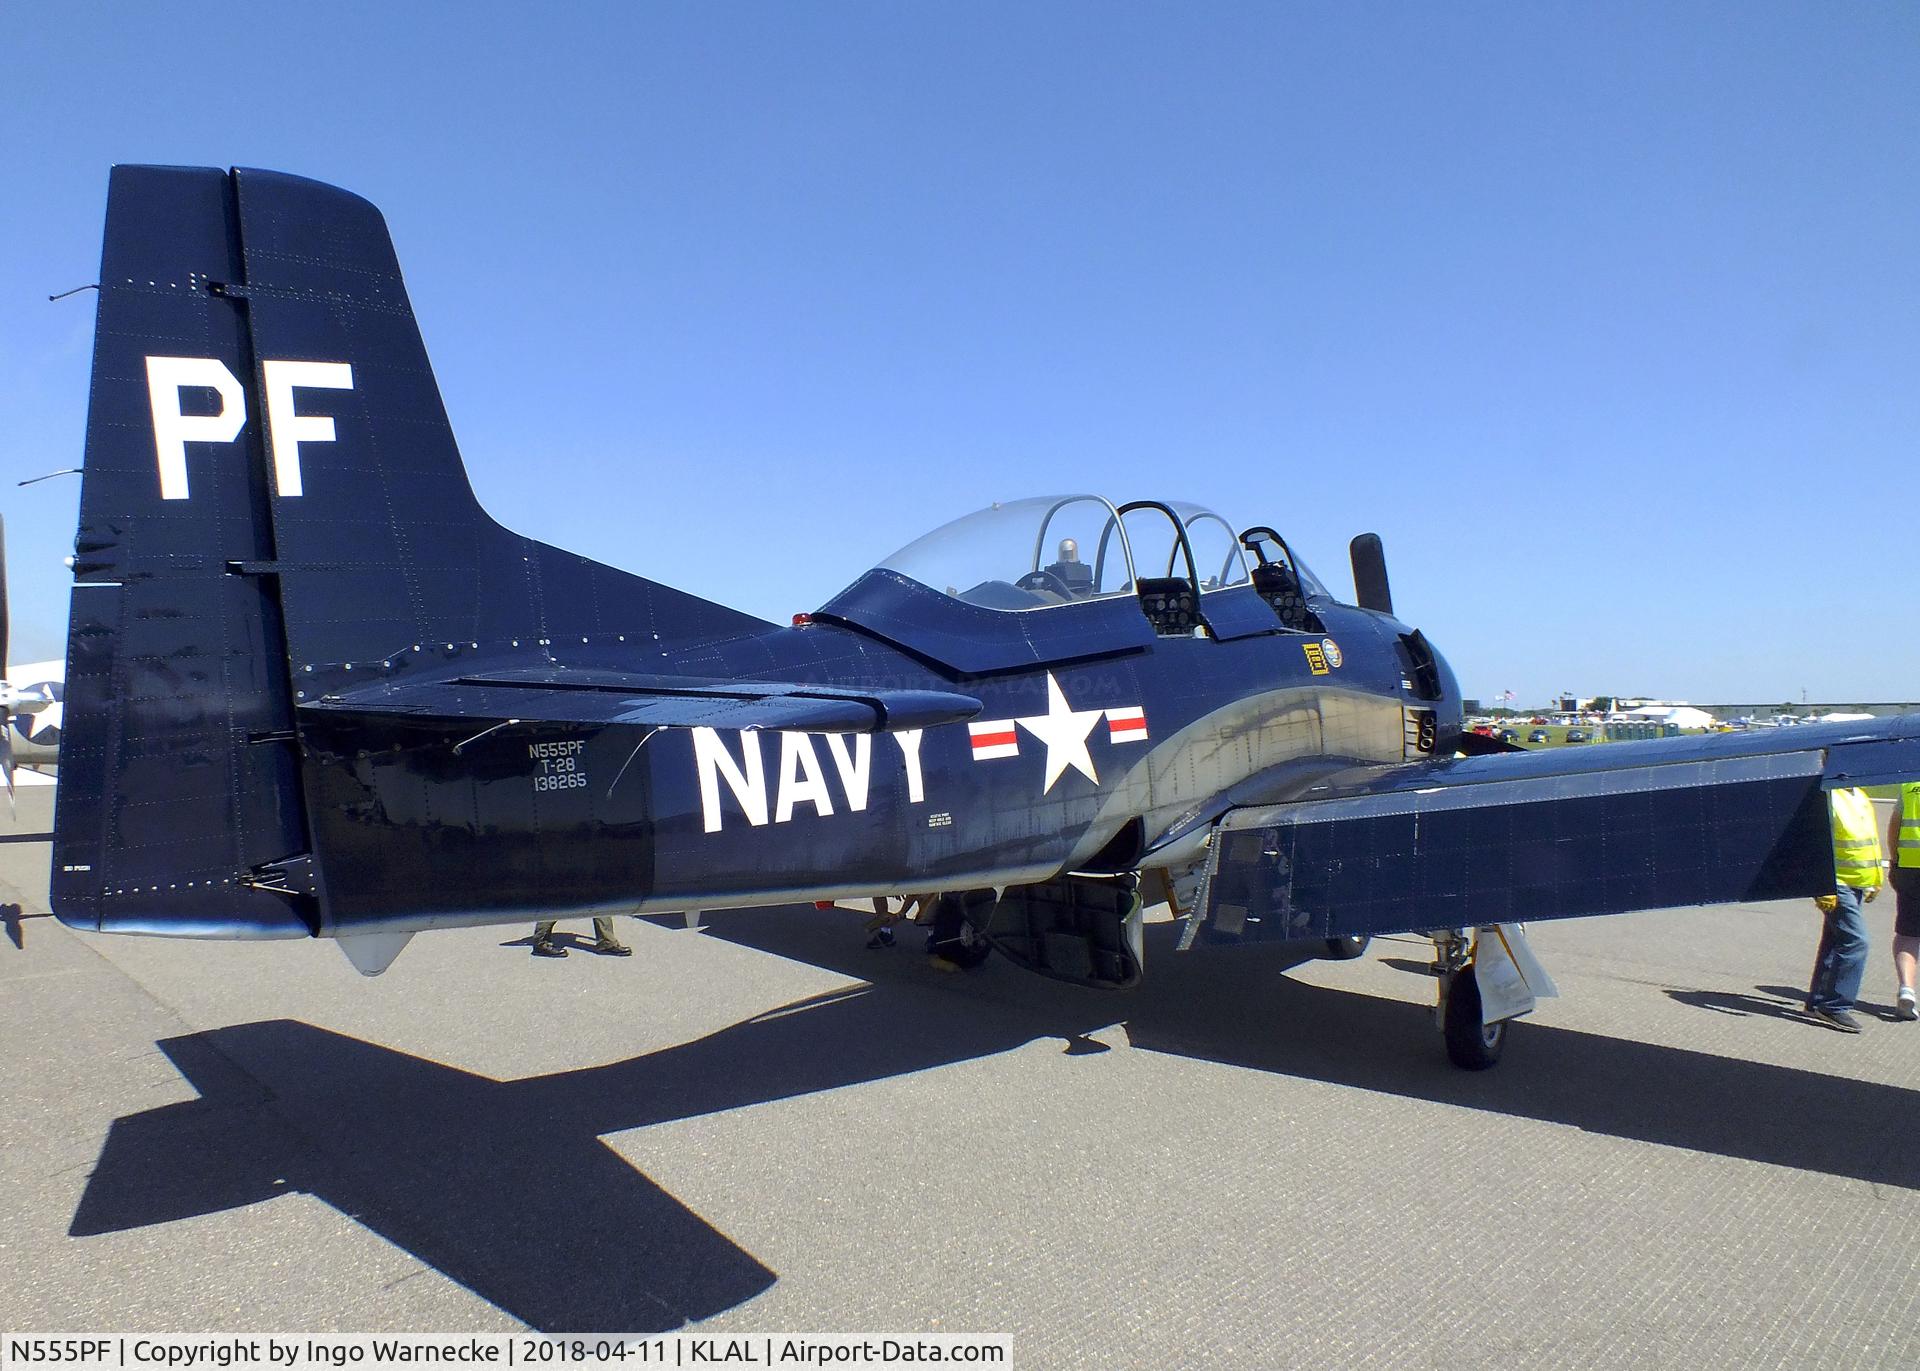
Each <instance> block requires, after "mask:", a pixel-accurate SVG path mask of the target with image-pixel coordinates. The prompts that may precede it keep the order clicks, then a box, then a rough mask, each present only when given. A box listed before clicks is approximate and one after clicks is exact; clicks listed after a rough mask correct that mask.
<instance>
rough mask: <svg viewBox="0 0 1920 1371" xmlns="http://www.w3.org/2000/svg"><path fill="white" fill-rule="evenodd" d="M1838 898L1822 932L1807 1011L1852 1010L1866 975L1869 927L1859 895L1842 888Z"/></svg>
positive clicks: (1847, 887) (1851, 890) (1855, 891)
mask: <svg viewBox="0 0 1920 1371" xmlns="http://www.w3.org/2000/svg"><path fill="white" fill-rule="evenodd" d="M1835 894H1836V896H1837V897H1838V899H1839V903H1838V905H1836V906H1835V908H1834V911H1833V913H1831V914H1829V915H1827V920H1826V926H1825V928H1823V929H1822V930H1821V933H1820V949H1819V951H1818V952H1816V953H1815V954H1814V960H1813V984H1812V985H1811V986H1810V987H1809V988H1808V990H1807V1008H1809V1009H1812V1010H1815V1011H1825V1012H1827V1013H1836V1012H1844V1011H1847V1010H1851V1009H1852V1008H1853V1002H1854V1000H1855V999H1856V998H1857V997H1858V996H1859V994H1860V982H1861V980H1862V979H1863V978H1864V977H1865V975H1866V971H1867V924H1866V920H1865V918H1863V917H1862V915H1861V912H1860V892H1859V891H1858V890H1856V889H1854V888H1853V887H1852V886H1850V885H1843V886H1840V887H1839V888H1838V889H1837V890H1836V891H1835Z"/></svg>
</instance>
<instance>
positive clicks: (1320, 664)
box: [1300, 643, 1327, 676]
mask: <svg viewBox="0 0 1920 1371" xmlns="http://www.w3.org/2000/svg"><path fill="white" fill-rule="evenodd" d="M1300 650H1301V651H1302V652H1305V653H1306V654H1307V668H1308V670H1310V671H1312V672H1313V674H1314V675H1316V676H1324V675H1326V674H1327V654H1326V653H1324V652H1322V651H1321V650H1320V644H1318V643H1302V644H1300Z"/></svg>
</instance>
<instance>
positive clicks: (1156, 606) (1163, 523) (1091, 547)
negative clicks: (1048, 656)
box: [879, 495, 1328, 637]
mask: <svg viewBox="0 0 1920 1371" xmlns="http://www.w3.org/2000/svg"><path fill="white" fill-rule="evenodd" d="M879 567H880V569H883V570H887V571H892V572H895V573H897V574H899V575H902V576H907V577H910V578H912V579H913V580H915V581H917V582H919V583H920V584H921V585H924V586H927V587H929V588H931V589H933V590H935V591H938V592H940V593H942V594H945V595H948V596H951V597H952V598H954V599H957V600H960V601H962V602H964V603H966V604H969V605H974V606H977V607H979V608H981V609H989V610H997V611H1004V612H1009V613H1018V612H1024V611H1033V610H1046V609H1052V608H1056V607H1059V606H1062V605H1071V604H1076V603H1081V602H1085V601H1092V600H1103V599H1111V598H1118V597H1123V596H1131V597H1133V598H1135V599H1137V600H1138V601H1139V603H1140V607H1141V610H1142V611H1143V612H1144V613H1145V615H1146V617H1147V619H1148V620H1149V621H1150V622H1151V623H1152V625H1153V628H1154V632H1155V634H1156V635H1158V636H1162V637H1186V636H1190V635H1193V634H1195V633H1204V632H1206V631H1207V623H1208V616H1207V612H1206V611H1207V608H1208V606H1207V599H1208V597H1209V596H1210V595H1212V594H1213V593H1214V592H1218V591H1225V590H1232V589H1234V588H1236V587H1250V588H1251V589H1252V591H1253V592H1254V593H1255V594H1257V595H1259V597H1260V598H1261V599H1263V600H1265V601H1266V602H1267V604H1268V605H1270V606H1271V607H1272V609H1273V611H1274V613H1275V614H1276V615H1277V616H1278V617H1279V619H1280V621H1281V626H1282V627H1283V628H1285V629H1292V630H1294V631H1298V632H1312V633H1317V632H1320V631H1321V626H1320V621H1319V619H1318V617H1317V616H1316V615H1315V613H1314V611H1313V603H1314V602H1315V601H1316V600H1323V599H1326V598H1328V596H1327V591H1326V588H1325V586H1323V585H1322V584H1321V582H1320V581H1319V579H1318V578H1317V577H1315V576H1314V575H1313V573H1312V572H1311V571H1309V570H1308V569H1307V568H1306V566H1305V565H1304V564H1303V563H1301V562H1300V560H1299V559H1298V558H1297V557H1296V556H1295V555H1294V554H1293V551H1292V549H1290V548H1289V547H1288V546H1287V544H1286V541H1285V540H1284V539H1283V538H1281V536H1280V535H1279V534H1278V533H1277V532H1275V531H1274V530H1273V529H1271V528H1267V527H1255V528H1250V529H1248V530H1246V531H1245V532H1244V533H1241V534H1237V535H1236V534H1235V532H1234V529H1233V525H1231V524H1229V523H1228V522H1227V521H1226V520H1225V519H1224V518H1222V517H1221V516H1220V515H1219V514H1216V513H1215V512H1214V511H1212V510H1210V509H1207V508H1205V507H1204V506H1201V505H1196V504H1192V503H1188V502H1184V501H1173V502H1165V501H1160V500H1135V501H1132V502H1130V503H1128V504H1124V505H1115V504H1113V503H1112V502H1111V501H1109V500H1107V499H1105V498H1103V497H1102V496H1098V495H1056V496H1042V497H1038V498H1034V499H1027V500H1014V501H1009V502H1006V503H1001V504H995V505H991V506H989V507H988V508H986V509H982V510H977V511H975V512H974V513H972V514H968V515H966V516H964V517H962V518H959V519H955V520H954V521H953V522H952V523H949V524H946V525H943V526H942V527H940V528H937V529H935V530H934V531H933V532H931V533H928V534H926V535H925V536H924V537H921V538H918V539H916V540H915V541H913V542H911V543H909V544H907V546H905V547H903V548H901V549H900V550H899V551H898V552H895V553H894V554H893V555H892V556H890V557H888V558H886V559H885V560H884V561H882V562H881V563H880V564H879ZM1244 593H1245V592H1244V591H1242V594H1244Z"/></svg>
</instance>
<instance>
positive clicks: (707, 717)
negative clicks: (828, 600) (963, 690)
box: [300, 666, 980, 733]
mask: <svg viewBox="0 0 1920 1371" xmlns="http://www.w3.org/2000/svg"><path fill="white" fill-rule="evenodd" d="M300 708H301V710H302V711H303V712H309V713H317V714H330V715H354V716H358V717H360V718H365V719H379V718H387V719H474V720H481V721H487V720H498V721H501V722H505V721H506V720H509V719H512V720H517V721H519V722H522V723H556V724H588V725H608V724H627V725H637V726H639V727H642V728H728V729H736V728H737V729H749V728H751V729H767V730H770V731H776V732H798V733H896V732H899V731H901V730H903V729H915V728H930V727H932V726H933V725H935V724H947V723H960V722H963V721H965V720H967V719H971V718H972V717H973V716H974V715H976V714H978V713H979V712H980V701H978V700H976V699H974V698H973V697H972V696H971V695H958V694H951V693H948V692H945V691H936V690H867V689H863V688H858V687H840V686H822V685H807V684H802V683H798V682H787V681H738V680H712V681H703V680H698V679H694V678H689V677H685V676H649V675H644V674H640V673H635V672H626V671H601V670H591V669H586V670H583V669H579V668H569V667H561V666H553V667H543V668H516V669H511V670H500V671H491V672H483V671H476V672H474V673H472V674H469V675H464V676H458V677H453V678H450V679H442V680H433V681H409V680H400V681H392V682H386V681H382V682H377V683H375V684H373V685H369V686H365V687H360V688H356V689H354V690H350V691H342V692H338V693H335V694H329V695H326V696H324V697H322V698H321V699H318V700H314V701H310V702H308V703H305V704H302V705H301V706H300Z"/></svg>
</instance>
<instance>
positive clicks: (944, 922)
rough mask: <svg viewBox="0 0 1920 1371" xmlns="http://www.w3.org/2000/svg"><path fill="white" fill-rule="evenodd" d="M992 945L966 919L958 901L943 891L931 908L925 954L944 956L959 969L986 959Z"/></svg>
mask: <svg viewBox="0 0 1920 1371" xmlns="http://www.w3.org/2000/svg"><path fill="white" fill-rule="evenodd" d="M992 951H993V945H992V944H991V943H989V942H988V941H987V940H986V939H985V938H983V937H981V936H980V932H979V930H978V929H976V928H975V927H974V926H973V925H972V924H970V923H968V922H967V917H966V915H965V914H964V913H963V912H962V907H961V904H960V901H958V900H956V899H954V898H953V897H952V896H951V895H943V896H941V898H940V901H939V903H938V904H936V905H935V906H934V909H933V928H932V930H931V931H930V932H929V933H928V934H927V955H928V956H931V957H945V958H946V959H947V960H948V961H950V962H952V963H953V964H954V965H955V966H957V967H959V968H960V969H961V970H963V971H971V970H973V969H974V968H975V967H977V966H979V965H980V964H981V963H982V962H984V961H986V959H987V955H988V954H989V953H991V952H992Z"/></svg>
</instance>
